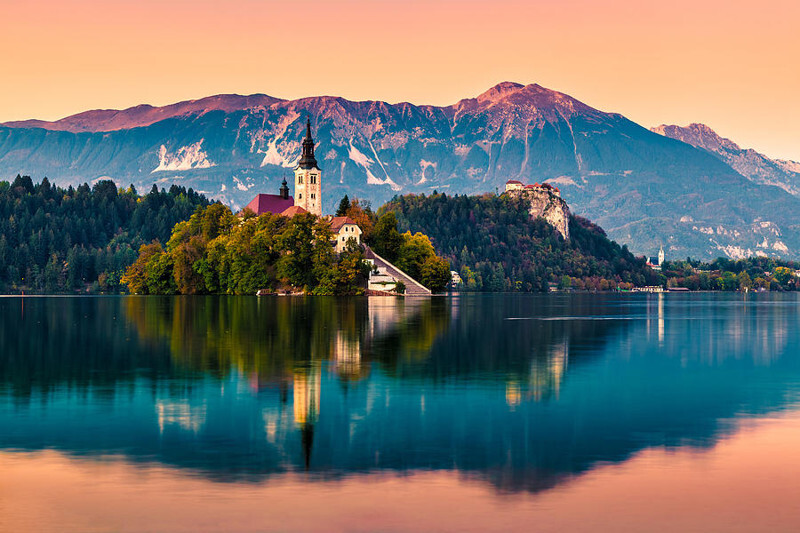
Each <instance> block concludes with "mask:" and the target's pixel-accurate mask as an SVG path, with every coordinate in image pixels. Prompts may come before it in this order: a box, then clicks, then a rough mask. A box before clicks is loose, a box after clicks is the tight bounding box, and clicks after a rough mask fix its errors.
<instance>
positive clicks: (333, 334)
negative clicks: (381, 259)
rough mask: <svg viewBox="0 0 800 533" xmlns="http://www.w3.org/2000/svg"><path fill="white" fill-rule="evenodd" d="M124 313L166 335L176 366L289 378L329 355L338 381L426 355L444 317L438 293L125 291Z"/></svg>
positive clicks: (150, 336) (259, 380)
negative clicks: (155, 294)
mask: <svg viewBox="0 0 800 533" xmlns="http://www.w3.org/2000/svg"><path fill="white" fill-rule="evenodd" d="M125 315H126V318H127V319H128V320H129V321H130V322H131V323H132V324H134V325H135V326H136V329H137V331H138V333H139V336H140V337H141V338H143V339H145V340H149V341H150V342H163V341H166V342H167V343H168V344H169V346H170V349H171V353H172V358H173V361H174V362H175V364H176V365H178V366H180V367H184V368H188V369H192V370H199V371H203V372H208V373H212V374H215V375H218V376H222V375H226V374H227V373H229V372H230V371H231V370H237V371H239V372H241V373H243V374H245V375H249V376H253V380H254V384H255V385H256V386H261V385H262V384H270V383H280V382H284V381H286V380H291V379H292V376H293V375H294V374H295V373H296V372H297V371H298V369H304V368H308V367H310V366H315V365H319V364H320V363H321V362H323V361H326V362H329V363H330V364H329V368H332V369H333V370H334V371H335V372H336V373H337V374H338V375H339V376H340V377H341V379H343V380H358V379H361V378H362V377H364V376H366V375H367V373H368V372H369V365H370V363H371V362H372V360H373V359H375V358H376V357H375V353H376V346H377V347H379V348H378V352H379V353H380V357H379V359H380V361H381V363H385V364H386V365H387V366H389V367H392V366H396V365H397V364H398V361H399V360H402V359H419V358H424V357H426V356H427V355H428V353H429V352H430V347H431V345H432V344H433V341H434V340H435V338H436V337H437V335H440V334H441V333H442V332H443V331H444V330H445V329H446V328H447V327H448V324H449V322H450V314H449V312H448V311H447V302H446V301H445V300H444V299H433V300H432V299H410V298H409V299H402V298H391V297H387V298H303V297H267V298H249V297H204V298H193V297H176V298H128V299H126V300H125Z"/></svg>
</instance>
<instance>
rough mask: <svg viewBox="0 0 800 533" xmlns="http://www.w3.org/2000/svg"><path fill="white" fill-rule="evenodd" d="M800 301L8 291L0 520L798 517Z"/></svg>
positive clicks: (360, 527) (337, 527) (721, 523)
mask: <svg viewBox="0 0 800 533" xmlns="http://www.w3.org/2000/svg"><path fill="white" fill-rule="evenodd" d="M798 326H800V298H798V297H797V296H796V295H771V294H761V295H721V294H693V295H684V294H661V295H526V296H516V295H513V296H511V295H498V296H478V295H476V296H462V297H455V298H433V299H408V300H406V301H403V300H401V299H393V298H358V299H333V298H330V299H328V298H305V299H304V298H291V297H277V298H260V299H257V298H247V297H220V298H218V297H175V298H155V297H108V298H55V297H54V298H0V472H2V474H0V531H26V530H30V531H174V530H185V531H227V530H244V531H297V530H304V531H409V530H414V531H419V530H425V531H440V530H441V531H486V530H502V531H508V530H531V529H535V530H537V531H563V530H570V531H581V530H585V531H600V530H602V531H605V530H608V531H797V530H800V506H798V504H797V502H798V501H799V500H800V328H799V327H798Z"/></svg>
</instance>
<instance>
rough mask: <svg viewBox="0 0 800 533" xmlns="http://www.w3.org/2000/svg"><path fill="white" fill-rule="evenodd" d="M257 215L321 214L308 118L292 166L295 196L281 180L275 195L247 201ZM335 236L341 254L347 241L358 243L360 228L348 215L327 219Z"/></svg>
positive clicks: (318, 172) (318, 178)
mask: <svg viewBox="0 0 800 533" xmlns="http://www.w3.org/2000/svg"><path fill="white" fill-rule="evenodd" d="M245 209H249V210H250V211H252V212H253V213H255V214H256V215H263V214H265V213H272V214H275V215H282V216H285V217H293V216H294V215H297V214H299V213H311V214H313V215H316V216H318V217H322V170H321V169H320V168H319V164H318V163H317V158H316V157H315V156H314V138H313V137H312V136H311V119H310V118H308V119H307V120H306V136H305V138H304V139H303V151H302V152H301V153H300V159H298V160H297V166H296V167H295V169H294V196H290V195H289V185H288V184H287V183H286V180H285V179H284V180H283V183H281V187H280V189H279V191H278V194H258V195H256V197H255V198H253V200H252V201H251V202H250V203H249V204H247V206H246V207H245ZM329 223H330V225H331V230H332V231H333V234H334V236H335V238H336V241H335V249H336V251H337V252H339V253H341V252H342V251H344V250H345V248H346V247H347V241H349V240H350V239H353V240H354V241H355V242H356V244H361V229H360V228H359V227H358V225H357V224H356V223H355V222H354V221H353V220H351V219H350V218H348V217H335V218H331V219H330V220H329Z"/></svg>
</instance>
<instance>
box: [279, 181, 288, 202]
mask: <svg viewBox="0 0 800 533" xmlns="http://www.w3.org/2000/svg"><path fill="white" fill-rule="evenodd" d="M280 191H281V198H283V199H284V200H288V199H289V185H288V184H287V183H286V178H283V183H281V188H280Z"/></svg>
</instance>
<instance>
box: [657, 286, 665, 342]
mask: <svg viewBox="0 0 800 533" xmlns="http://www.w3.org/2000/svg"><path fill="white" fill-rule="evenodd" d="M658 342H659V344H661V343H663V342H664V293H662V292H660V293H658Z"/></svg>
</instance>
